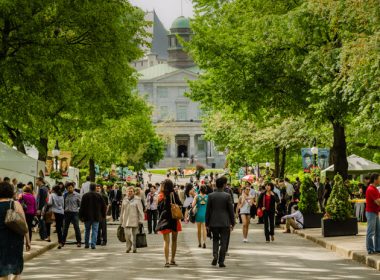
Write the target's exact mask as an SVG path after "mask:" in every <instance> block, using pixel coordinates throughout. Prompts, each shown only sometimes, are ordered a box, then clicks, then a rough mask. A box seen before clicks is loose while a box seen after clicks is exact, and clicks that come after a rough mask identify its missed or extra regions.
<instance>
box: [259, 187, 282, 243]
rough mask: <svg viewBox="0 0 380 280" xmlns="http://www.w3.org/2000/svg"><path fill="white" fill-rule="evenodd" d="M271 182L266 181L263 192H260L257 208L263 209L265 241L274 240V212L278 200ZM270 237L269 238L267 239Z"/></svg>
mask: <svg viewBox="0 0 380 280" xmlns="http://www.w3.org/2000/svg"><path fill="white" fill-rule="evenodd" d="M273 189H274V185H273V183H270V182H269V183H266V185H265V192H263V193H261V194H260V197H259V203H258V208H260V209H261V210H262V211H263V214H264V215H263V219H264V233H265V239H266V242H267V243H269V241H270V240H271V241H272V242H273V241H274V216H275V213H276V203H279V202H280V199H279V197H278V195H277V194H275V193H274V192H273ZM269 237H270V240H269Z"/></svg>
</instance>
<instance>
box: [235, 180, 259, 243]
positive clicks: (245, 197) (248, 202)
mask: <svg viewBox="0 0 380 280" xmlns="http://www.w3.org/2000/svg"><path fill="white" fill-rule="evenodd" d="M249 192H250V188H248V187H244V188H243V192H242V195H241V196H240V198H239V202H238V211H239V210H240V216H241V219H242V221H243V242H244V243H246V242H248V229H249V222H250V220H251V206H252V205H253V203H254V200H255V198H254V197H252V196H250V194H249Z"/></svg>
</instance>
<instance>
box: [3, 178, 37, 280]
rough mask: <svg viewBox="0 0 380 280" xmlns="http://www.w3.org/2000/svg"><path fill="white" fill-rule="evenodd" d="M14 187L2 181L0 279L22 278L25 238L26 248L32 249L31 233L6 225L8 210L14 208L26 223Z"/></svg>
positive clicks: (15, 279) (13, 279) (14, 279)
mask: <svg viewBox="0 0 380 280" xmlns="http://www.w3.org/2000/svg"><path fill="white" fill-rule="evenodd" d="M13 195H14V189H13V186H12V185H10V184H9V183H7V182H1V183H0V279H4V280H5V279H12V280H18V279H21V278H20V277H21V273H22V271H23V269H24V258H23V249H24V240H25V249H26V251H30V240H29V234H28V233H26V234H25V235H24V236H22V235H19V234H17V233H15V232H14V231H12V230H11V229H10V228H8V227H7V226H6V225H5V216H6V214H7V211H8V210H9V209H10V208H11V207H13V209H14V210H15V211H16V212H17V213H19V214H20V215H21V216H22V218H23V222H24V223H25V224H26V220H25V215H24V211H23V209H22V206H21V204H20V203H19V202H18V201H13V200H12V198H13Z"/></svg>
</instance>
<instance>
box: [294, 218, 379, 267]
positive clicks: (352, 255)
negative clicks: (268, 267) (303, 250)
mask: <svg viewBox="0 0 380 280" xmlns="http://www.w3.org/2000/svg"><path fill="white" fill-rule="evenodd" d="M366 230H367V227H366V226H363V225H359V234H358V235H356V236H337V237H323V236H322V230H321V229H320V228H312V229H305V230H299V231H296V232H297V234H298V235H300V236H302V237H304V238H306V239H308V240H311V241H313V242H315V243H317V244H319V245H320V246H322V247H324V248H326V249H329V250H331V251H333V252H336V253H337V254H339V255H340V256H342V257H344V258H349V259H352V260H355V261H358V262H360V263H362V264H366V265H368V266H370V267H373V268H375V269H377V270H379V271H380V254H376V255H368V254H367V250H366V247H365V243H366Z"/></svg>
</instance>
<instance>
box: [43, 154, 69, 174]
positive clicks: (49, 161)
mask: <svg viewBox="0 0 380 280" xmlns="http://www.w3.org/2000/svg"><path fill="white" fill-rule="evenodd" d="M71 159H72V153H71V152H69V151H61V152H60V153H59V157H58V163H57V166H58V169H59V171H60V172H61V174H62V176H69V166H70V164H71ZM55 167H56V163H55V158H54V157H53V155H52V152H51V151H49V152H48V156H47V158H46V163H45V176H49V175H50V173H51V172H52V171H53V170H54V169H55Z"/></svg>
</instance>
